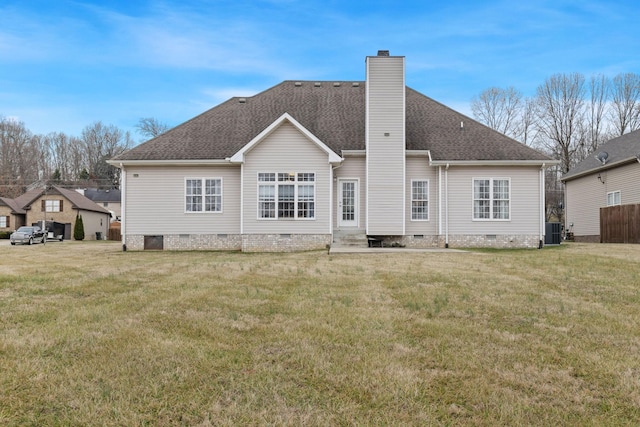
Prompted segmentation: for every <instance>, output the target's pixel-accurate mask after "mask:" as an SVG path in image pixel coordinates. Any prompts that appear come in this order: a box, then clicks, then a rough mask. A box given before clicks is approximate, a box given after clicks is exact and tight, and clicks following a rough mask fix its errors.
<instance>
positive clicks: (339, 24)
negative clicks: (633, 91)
mask: <svg viewBox="0 0 640 427" xmlns="http://www.w3.org/2000/svg"><path fill="white" fill-rule="evenodd" d="M639 16H640V4H638V3H637V1H636V0H628V1H610V0H609V1H607V0H597V1H596V0H578V1H565V0H553V1H546V0H540V1H536V0H530V1H514V0H495V1H491V0H490V1H479V0H478V1H472V0H468V1H463V0H448V1H442V2H440V1H428V0H419V1H403V0H393V1H391V0H390V1H380V0H371V1H348V0H343V1H338V0H323V1H318V0H306V1H303V0H254V1H249V0H229V1H227V0H210V1H207V0H135V1H133V0H102V1H83V0H16V1H14V0H0V116H4V117H10V118H15V119H17V120H20V121H23V122H24V123H25V124H26V126H27V128H28V129H30V130H31V131H32V132H34V133H42V134H45V133H48V132H53V131H59V132H65V133H68V134H70V135H80V132H81V131H82V128H83V127H85V126H87V125H89V124H91V123H93V122H94V121H98V120H100V121H102V122H103V123H105V124H113V125H116V126H118V127H120V128H122V129H124V130H129V131H132V133H134V126H135V124H136V122H137V121H138V119H140V118H141V117H155V118H157V119H159V120H160V121H162V122H165V123H167V124H169V125H171V126H175V125H178V124H180V123H182V122H184V121H186V120H188V119H190V118H191V117H193V116H195V115H197V114H200V113H201V112H203V111H205V110H207V109H209V108H211V107H213V106H215V105H217V104H219V103H221V102H223V101H224V100H226V99H228V98H230V97H232V96H250V95H253V94H256V93H258V92H261V91H263V90H265V89H267V88H269V87H271V86H273V85H275V84H277V83H279V82H281V81H283V80H364V58H365V56H367V55H375V54H376V53H377V51H378V50H379V49H385V50H390V51H391V54H392V55H403V56H406V73H407V76H406V81H407V85H408V86H410V87H412V88H414V89H416V90H418V91H420V92H422V93H424V94H425V95H427V96H430V97H431V98H434V99H436V100H437V101H440V102H442V103H444V104H446V105H448V106H450V107H452V108H454V109H457V110H459V111H461V112H463V113H466V114H469V111H470V107H469V102H470V100H471V98H472V97H473V96H475V95H478V94H479V93H480V92H481V91H482V90H484V89H487V88H489V87H491V86H498V87H507V86H514V87H516V88H517V89H519V90H520V91H522V92H523V94H524V95H526V96H531V95H533V94H534V93H535V90H536V87H537V86H538V85H540V84H541V83H542V82H543V81H544V80H545V79H546V78H547V77H549V76H550V75H552V74H555V73H564V72H581V73H583V74H585V75H586V76H587V77H589V76H590V75H592V74H594V73H603V74H605V75H608V76H614V75H616V74H618V73H620V72H634V73H640V54H639V52H640V29H638V17H639ZM133 136H134V138H135V139H136V140H139V139H140V138H141V137H140V136H139V135H136V134H135V133H134V135H133Z"/></svg>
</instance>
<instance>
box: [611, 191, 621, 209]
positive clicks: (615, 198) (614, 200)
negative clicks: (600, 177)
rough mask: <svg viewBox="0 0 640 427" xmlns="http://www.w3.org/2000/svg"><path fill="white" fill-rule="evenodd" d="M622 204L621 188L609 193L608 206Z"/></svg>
mask: <svg viewBox="0 0 640 427" xmlns="http://www.w3.org/2000/svg"><path fill="white" fill-rule="evenodd" d="M621 204H622V193H621V192H620V190H616V191H610V192H608V193H607V206H619V205H621Z"/></svg>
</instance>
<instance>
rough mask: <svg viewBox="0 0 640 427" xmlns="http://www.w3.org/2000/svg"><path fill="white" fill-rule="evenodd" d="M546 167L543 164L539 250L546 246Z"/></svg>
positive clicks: (541, 168) (541, 172)
mask: <svg viewBox="0 0 640 427" xmlns="http://www.w3.org/2000/svg"><path fill="white" fill-rule="evenodd" d="M545 167H546V163H543V164H542V166H541V167H540V227H539V231H540V235H539V238H540V240H539V241H538V249H542V246H543V245H544V233H545V230H544V217H545V210H546V207H545V205H544V202H545V197H544V187H545V176H544V169H545Z"/></svg>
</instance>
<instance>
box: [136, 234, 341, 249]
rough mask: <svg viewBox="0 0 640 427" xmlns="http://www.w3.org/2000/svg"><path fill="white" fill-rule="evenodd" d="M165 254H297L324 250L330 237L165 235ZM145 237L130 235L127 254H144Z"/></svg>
mask: <svg viewBox="0 0 640 427" xmlns="http://www.w3.org/2000/svg"><path fill="white" fill-rule="evenodd" d="M162 237H163V249H164V250H166V251H188V250H213V251H216V250H217V251H239V250H242V251H244V252H296V251H309V250H316V249H326V247H327V245H329V244H330V243H331V235H330V234H245V235H240V234H228V235H223V234H165V235H164V236H162ZM144 238H145V236H144V235H141V234H129V235H127V236H126V240H125V244H126V245H127V250H132V251H141V250H144Z"/></svg>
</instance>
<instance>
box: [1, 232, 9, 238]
mask: <svg viewBox="0 0 640 427" xmlns="http://www.w3.org/2000/svg"><path fill="white" fill-rule="evenodd" d="M9 237H11V232H10V231H0V239H8V238H9Z"/></svg>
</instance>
